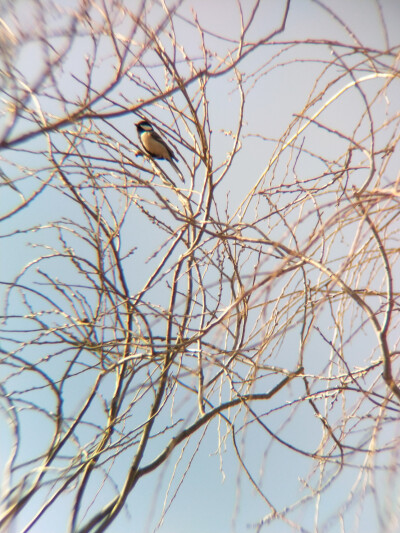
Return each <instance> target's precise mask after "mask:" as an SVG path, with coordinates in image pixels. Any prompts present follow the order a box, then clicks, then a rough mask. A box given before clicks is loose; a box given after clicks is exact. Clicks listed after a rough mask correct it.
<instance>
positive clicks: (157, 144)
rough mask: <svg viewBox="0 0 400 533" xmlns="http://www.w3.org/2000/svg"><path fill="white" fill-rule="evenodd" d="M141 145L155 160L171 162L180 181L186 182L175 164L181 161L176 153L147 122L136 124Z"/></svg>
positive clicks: (142, 121)
mask: <svg viewBox="0 0 400 533" xmlns="http://www.w3.org/2000/svg"><path fill="white" fill-rule="evenodd" d="M135 126H136V129H137V132H138V136H139V140H140V143H141V145H142V147H143V149H144V151H145V153H146V155H149V156H150V157H152V158H153V159H164V160H166V161H168V162H169V164H170V165H172V167H173V168H174V169H175V171H176V172H177V174H178V176H179V177H180V179H181V180H182V181H183V182H185V180H184V178H183V176H182V173H181V171H180V170H179V168H178V167H177V165H176V164H175V162H174V159H175V161H179V160H178V159H177V158H176V156H175V154H174V152H173V151H172V150H171V148H170V147H169V146H168V144H167V143H166V142H165V141H164V139H163V138H162V137H161V135H159V134H158V133H157V132H156V131H154V128H153V126H152V125H151V124H150V122H148V121H147V120H141V121H140V122H137V123H136V124H135Z"/></svg>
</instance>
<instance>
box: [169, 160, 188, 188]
mask: <svg viewBox="0 0 400 533" xmlns="http://www.w3.org/2000/svg"><path fill="white" fill-rule="evenodd" d="M169 162H170V163H171V165H172V166H173V167H174V169H175V171H176V173H177V174H178V176H179V177H180V179H181V181H183V183H185V178H184V177H183V174H182V172H181V171H180V170H179V168H178V166H177V164H176V163H175V161H173V159H172V157H171V159H170V160H169Z"/></svg>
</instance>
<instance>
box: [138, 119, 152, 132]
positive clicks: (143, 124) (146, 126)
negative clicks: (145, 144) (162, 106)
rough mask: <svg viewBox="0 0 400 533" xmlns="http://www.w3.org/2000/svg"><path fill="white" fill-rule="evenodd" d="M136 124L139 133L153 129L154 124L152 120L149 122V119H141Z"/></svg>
mask: <svg viewBox="0 0 400 533" xmlns="http://www.w3.org/2000/svg"><path fill="white" fill-rule="evenodd" d="M135 125H136V128H137V130H138V132H139V133H143V132H144V131H153V126H152V125H151V124H150V122H147V120H141V121H140V122H137V123H136V124H135Z"/></svg>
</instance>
